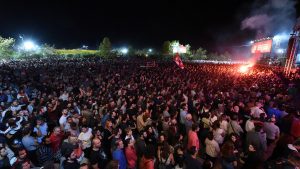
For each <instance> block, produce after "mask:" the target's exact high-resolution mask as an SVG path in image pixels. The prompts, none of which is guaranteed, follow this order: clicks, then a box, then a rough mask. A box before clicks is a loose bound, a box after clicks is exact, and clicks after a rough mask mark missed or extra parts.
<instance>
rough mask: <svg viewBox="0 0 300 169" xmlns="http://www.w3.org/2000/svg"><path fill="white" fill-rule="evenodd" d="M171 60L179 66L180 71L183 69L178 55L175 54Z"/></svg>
mask: <svg viewBox="0 0 300 169" xmlns="http://www.w3.org/2000/svg"><path fill="white" fill-rule="evenodd" d="M173 60H174V62H175V63H176V64H177V65H178V66H179V68H180V69H184V65H183V62H182V60H181V59H180V57H179V54H178V53H176V55H175V56H174V58H173Z"/></svg>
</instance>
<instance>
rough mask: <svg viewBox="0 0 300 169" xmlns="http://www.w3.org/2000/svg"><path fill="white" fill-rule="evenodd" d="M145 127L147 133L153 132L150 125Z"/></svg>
mask: <svg viewBox="0 0 300 169" xmlns="http://www.w3.org/2000/svg"><path fill="white" fill-rule="evenodd" d="M146 129H147V133H149V134H151V133H153V129H152V126H147V127H146Z"/></svg>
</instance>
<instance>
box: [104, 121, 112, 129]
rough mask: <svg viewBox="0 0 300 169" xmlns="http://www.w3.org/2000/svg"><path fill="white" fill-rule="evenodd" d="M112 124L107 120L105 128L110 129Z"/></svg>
mask: <svg viewBox="0 0 300 169" xmlns="http://www.w3.org/2000/svg"><path fill="white" fill-rule="evenodd" d="M112 125H113V124H112V122H111V120H107V121H106V123H105V128H111V127H112Z"/></svg>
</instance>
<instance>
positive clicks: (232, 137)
mask: <svg viewBox="0 0 300 169" xmlns="http://www.w3.org/2000/svg"><path fill="white" fill-rule="evenodd" d="M229 138H230V140H231V141H232V142H233V143H235V142H236V141H237V138H238V137H237V135H236V134H235V133H232V134H230V137H229Z"/></svg>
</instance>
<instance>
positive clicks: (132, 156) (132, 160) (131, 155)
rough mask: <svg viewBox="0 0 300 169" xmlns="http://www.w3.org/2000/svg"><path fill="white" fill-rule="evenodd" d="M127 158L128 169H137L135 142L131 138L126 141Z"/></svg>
mask: <svg viewBox="0 0 300 169" xmlns="http://www.w3.org/2000/svg"><path fill="white" fill-rule="evenodd" d="M125 156H126V159H127V168H128V169H135V168H136V161H137V156H136V152H135V148H134V141H133V140H132V139H131V138H127V139H126V140H125Z"/></svg>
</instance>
